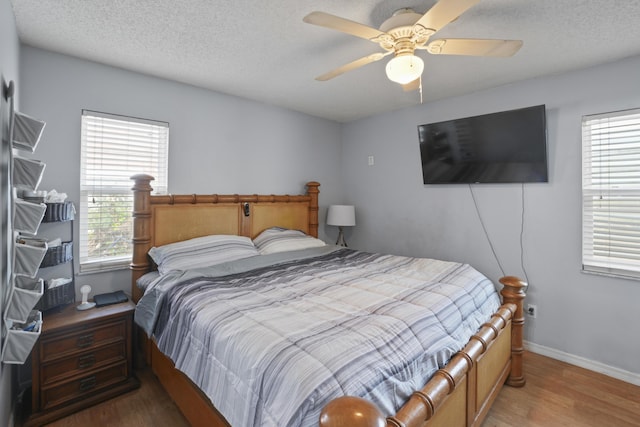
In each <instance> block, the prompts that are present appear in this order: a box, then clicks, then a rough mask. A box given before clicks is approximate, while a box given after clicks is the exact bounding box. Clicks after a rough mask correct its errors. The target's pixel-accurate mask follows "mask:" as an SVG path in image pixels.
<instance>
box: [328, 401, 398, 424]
mask: <svg viewBox="0 0 640 427" xmlns="http://www.w3.org/2000/svg"><path fill="white" fill-rule="evenodd" d="M386 425H387V422H386V420H385V419H384V415H383V414H382V412H380V410H379V409H378V407H377V406H376V405H374V404H373V403H371V402H369V401H368V400H365V399H362V398H360V397H353V396H342V397H338V398H337V399H333V400H332V401H331V402H329V403H328V404H327V405H326V406H325V407H324V408H323V409H322V412H321V413H320V427H385V426H386Z"/></svg>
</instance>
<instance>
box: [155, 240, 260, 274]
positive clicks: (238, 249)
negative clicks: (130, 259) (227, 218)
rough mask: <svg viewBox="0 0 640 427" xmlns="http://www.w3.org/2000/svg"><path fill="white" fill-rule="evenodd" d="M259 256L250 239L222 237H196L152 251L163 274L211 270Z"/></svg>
mask: <svg viewBox="0 0 640 427" xmlns="http://www.w3.org/2000/svg"><path fill="white" fill-rule="evenodd" d="M259 254H260V253H259V252H258V250H257V249H256V247H255V246H254V245H253V242H252V241H251V239H249V238H248V237H244V236H230V235H222V234H219V235H214V236H205V237H196V238H195V239H190V240H185V241H182V242H176V243H170V244H168V245H164V246H160V247H153V248H151V249H150V250H149V256H150V257H151V259H153V261H154V262H155V263H156V264H157V265H158V271H159V272H160V274H166V273H167V272H169V271H171V270H189V269H193V268H199V267H209V266H212V265H216V264H221V263H223V262H229V261H235V260H238V259H242V258H248V257H251V256H255V255H259Z"/></svg>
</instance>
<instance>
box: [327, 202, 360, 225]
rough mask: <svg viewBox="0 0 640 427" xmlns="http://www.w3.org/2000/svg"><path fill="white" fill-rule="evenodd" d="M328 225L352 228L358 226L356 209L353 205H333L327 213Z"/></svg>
mask: <svg viewBox="0 0 640 427" xmlns="http://www.w3.org/2000/svg"><path fill="white" fill-rule="evenodd" d="M327 225H337V226H340V227H352V226H354V225H356V208H354V207H353V206H352V205H331V206H329V212H328V213H327Z"/></svg>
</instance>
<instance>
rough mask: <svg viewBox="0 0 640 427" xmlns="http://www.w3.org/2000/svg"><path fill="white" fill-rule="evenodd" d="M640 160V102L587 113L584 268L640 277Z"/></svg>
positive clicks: (584, 133) (584, 120)
mask: <svg viewBox="0 0 640 427" xmlns="http://www.w3.org/2000/svg"><path fill="white" fill-rule="evenodd" d="M634 150H635V151H634ZM636 153H637V154H636ZM634 157H635V158H634ZM639 160H640V108H637V109H630V110H622V111H614V112H608V113H602V114H593V115H585V116H583V117H582V271H583V272H584V273H592V274H600V275H607V276H613V277H623V278H631V279H638V278H640V168H639V167H638V163H639ZM634 161H635V164H634ZM635 218H638V219H637V220H636V219H635ZM634 252H635V254H634Z"/></svg>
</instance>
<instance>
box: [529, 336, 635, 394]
mask: <svg viewBox="0 0 640 427" xmlns="http://www.w3.org/2000/svg"><path fill="white" fill-rule="evenodd" d="M524 348H525V349H527V350H528V351H530V352H532V353H537V354H541V355H543V356H547V357H550V358H552V359H556V360H560V361H562V362H566V363H569V364H571V365H575V366H579V367H581V368H585V369H589V370H590V371H594V372H599V373H601V374H604V375H607V376H609V377H612V378H616V379H618V380H621V381H625V382H628V383H631V384H634V385H637V386H640V374H637V373H635V372H630V371H625V370H624V369H619V368H615V367H613V366H609V365H605V364H604V363H600V362H596V361H594V360H590V359H586V358H584V357H580V356H576V355H574V354H570V353H565V352H564V351H560V350H556V349H554V348H550V347H545V346H543V345H539V344H535V343H532V342H529V341H525V342H524Z"/></svg>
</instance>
